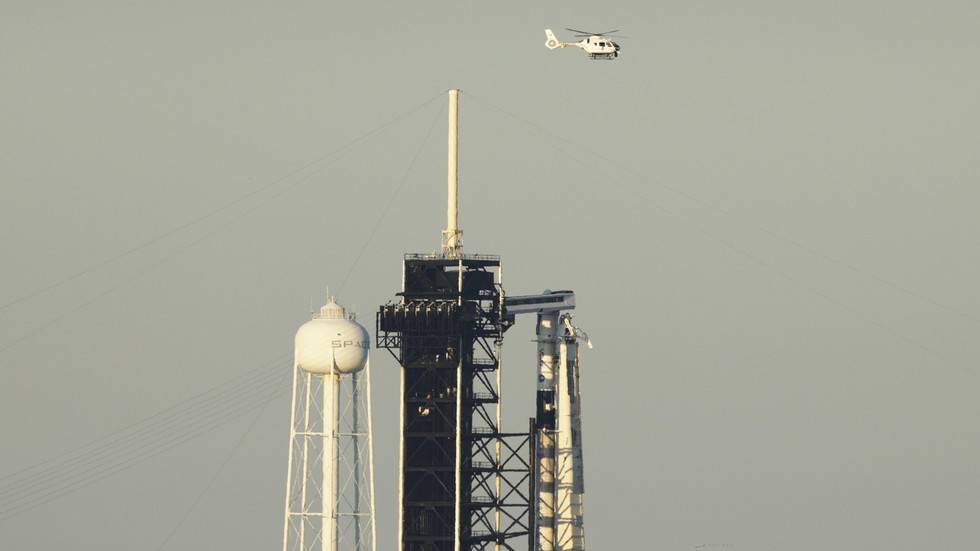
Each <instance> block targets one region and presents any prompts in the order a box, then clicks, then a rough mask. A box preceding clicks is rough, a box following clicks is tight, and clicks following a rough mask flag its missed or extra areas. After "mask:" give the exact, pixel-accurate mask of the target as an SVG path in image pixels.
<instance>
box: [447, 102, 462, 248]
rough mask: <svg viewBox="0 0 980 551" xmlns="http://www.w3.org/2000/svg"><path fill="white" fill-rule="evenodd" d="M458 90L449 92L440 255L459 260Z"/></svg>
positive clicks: (460, 231)
mask: <svg viewBox="0 0 980 551" xmlns="http://www.w3.org/2000/svg"><path fill="white" fill-rule="evenodd" d="M458 129H459V90H455V89H454V90H450V91H449V164H448V168H449V170H448V183H449V197H448V201H447V209H446V229H445V230H443V232H442V254H443V256H445V257H447V258H459V257H460V255H462V254H463V232H462V230H460V229H459V228H458V227H457V223H458V219H459V212H458V207H459V199H458V195H459V193H458V192H459V180H458V172H459V169H458V161H459V138H458Z"/></svg>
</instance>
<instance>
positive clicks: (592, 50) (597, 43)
mask: <svg viewBox="0 0 980 551" xmlns="http://www.w3.org/2000/svg"><path fill="white" fill-rule="evenodd" d="M565 30H566V31H572V32H573V33H577V34H576V35H575V36H576V37H583V38H584V40H582V41H581V42H559V40H558V37H556V36H555V33H553V32H551V29H545V30H544V34H545V35H546V36H547V37H548V40H547V41H545V43H544V45H545V46H547V47H548V49H550V50H554V49H556V48H564V47H566V46H578V47H579V48H582V50H584V51H585V53H587V54H589V57H590V58H592V59H616V58H617V57H618V56H619V44H616V43H615V42H613V41H612V40H609V39H608V38H605V35H608V34H611V33H615V32H619V29H616V30H614V31H606V32H602V33H589V32H585V31H578V30H575V29H565Z"/></svg>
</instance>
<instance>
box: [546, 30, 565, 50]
mask: <svg viewBox="0 0 980 551" xmlns="http://www.w3.org/2000/svg"><path fill="white" fill-rule="evenodd" d="M544 34H545V35H546V36H547V37H548V40H546V41H545V43H544V45H545V46H547V47H548V49H549V50H554V49H555V48H558V47H559V46H561V42H559V41H558V37H556V36H555V33H553V32H551V29H545V30H544Z"/></svg>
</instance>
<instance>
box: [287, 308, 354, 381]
mask: <svg viewBox="0 0 980 551" xmlns="http://www.w3.org/2000/svg"><path fill="white" fill-rule="evenodd" d="M370 346H371V341H370V338H369V337H368V332H367V330H366V329H364V327H363V326H361V324H359V323H357V322H355V321H353V320H350V319H347V316H346V315H345V314H344V308H343V307H342V306H340V305H339V304H337V303H336V302H333V301H332V300H331V301H330V302H329V303H327V304H326V305H325V306H324V307H323V308H321V309H320V314H319V315H314V316H313V319H311V320H310V321H308V322H306V323H304V324H303V325H302V326H300V328H299V331H297V332H296V363H297V364H298V365H299V366H300V367H302V368H303V370H304V371H308V372H310V373H330V371H331V366H332V368H333V371H334V372H335V373H356V372H358V371H360V370H362V369H364V365H365V363H366V362H367V356H368V350H369V349H370Z"/></svg>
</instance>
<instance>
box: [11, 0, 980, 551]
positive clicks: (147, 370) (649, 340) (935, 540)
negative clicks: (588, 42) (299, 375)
mask: <svg viewBox="0 0 980 551" xmlns="http://www.w3.org/2000/svg"><path fill="white" fill-rule="evenodd" d="M3 14H4V15H3V17H2V18H0V52H2V53H0V60H2V67H3V77H2V78H0V126H2V128H3V131H2V132H0V185H2V196H0V197H2V200H0V253H2V262H0V274H2V278H0V282H2V287H0V307H2V308H0V449H2V453H0V477H2V478H0V547H3V548H4V549H17V550H33V549H38V550H48V549H67V548H71V549H81V550H96V549H98V550H116V549H119V550H122V549H126V550H129V549H141V550H142V549H147V550H158V549H166V550H178V549H205V548H215V549H278V548H279V547H280V546H281V540H282V525H283V505H284V497H285V476H286V463H287V449H288V448H287V442H288V431H289V397H288V391H289V381H288V379H287V378H286V376H288V373H289V370H290V368H291V354H292V350H293V348H292V347H293V344H292V342H293V341H292V340H293V335H294V334H295V331H296V329H297V328H298V327H299V326H300V325H301V324H302V323H303V322H304V321H306V320H307V319H308V317H309V310H310V305H311V303H312V304H313V305H314V306H316V307H318V306H319V305H320V304H322V303H323V302H324V300H325V298H326V295H325V293H326V290H325V288H326V286H328V285H329V286H330V288H331V292H332V293H333V294H335V295H336V296H337V300H338V301H339V302H340V303H342V304H344V305H345V306H347V307H348V309H349V310H355V311H357V312H359V314H360V320H361V322H362V323H363V324H364V325H365V326H366V327H368V329H369V330H370V331H371V332H372V334H373V332H374V312H375V310H376V309H377V306H378V305H380V304H383V303H385V302H387V301H388V300H391V299H394V298H396V297H395V293H396V292H398V291H399V290H400V284H401V283H400V278H401V259H402V254H403V253H406V252H430V251H433V250H435V249H437V248H438V247H439V244H440V231H441V230H442V229H443V228H444V226H445V181H446V174H445V171H446V152H445V148H446V138H445V132H446V118H445V117H446V112H445V111H446V110H445V106H446V101H447V100H446V94H445V92H446V90H447V89H449V88H459V89H461V95H460V148H461V151H460V190H461V191H460V194H461V195H460V227H461V228H462V229H463V230H464V232H465V250H466V252H469V253H486V254H499V255H500V256H501V258H502V263H503V284H504V288H505V289H506V291H507V292H508V293H509V294H527V293H536V292H539V291H541V290H542V289H545V288H552V289H574V290H575V292H576V295H577V298H578V304H579V308H578V309H577V310H576V318H575V322H576V324H577V325H579V326H581V327H582V328H583V329H585V330H586V331H587V332H588V333H589V335H590V336H591V337H592V340H593V341H594V343H595V349H594V350H591V351H583V359H582V361H583V369H582V388H583V390H582V393H583V413H584V419H583V422H584V443H585V469H586V503H585V509H586V538H587V541H588V545H589V547H590V548H592V549H663V550H683V549H693V548H695V547H698V546H714V547H725V548H731V549H734V550H773V551H775V550H783V549H799V550H824V549H826V550H851V549H853V550H858V549H862V550H863V549H889V550H890V549H896V550H905V549H908V550H919V549H921V550H931V549H967V548H975V547H976V545H977V542H978V541H980V525H978V523H977V522H976V512H977V511H978V510H980V469H978V465H980V439H978V438H977V434H978V426H977V425H978V422H980V399H978V398H980V361H978V360H980V338H978V336H980V287H978V285H977V281H980V255H978V253H977V251H978V250H980V221H978V218H977V214H976V213H977V206H978V205H980V191H978V186H977V184H978V180H980V178H978V176H980V155H978V154H977V151H978V150H980V102H978V100H977V98H980V71H978V68H980V38H978V37H980V4H978V3H976V2H968V1H962V2H954V1H948V2H935V3H924V2H907V1H896V2H868V1H862V0H858V1H848V2H843V1H835V2H807V3H774V2H720V1H707V2H699V1H693V2H692V1H685V2H639V1H630V2H612V3H596V2H581V1H577V0H576V1H563V2H533V3H528V2H508V3H503V4H502V3H500V2H496V3H493V2H485V3H472V2H422V3H417V2H416V3H369V2H364V3H358V2H319V3H314V2H292V3H283V2H275V3H272V2H261V3H260V2H251V3H241V2H212V3H204V4H202V3H198V2H180V1H178V2H166V3H162V2H160V3H134V2H50V1H31V2H22V1H16V0H7V1H6V2H5V3H4V9H3ZM548 27H550V28H553V29H555V31H556V32H557V34H558V37H559V38H562V39H570V38H571V37H570V33H568V32H567V31H563V30H562V29H564V28H565V27H572V28H577V29H586V30H593V31H605V30H610V29H620V34H623V35H626V36H627V37H628V38H624V39H621V40H619V42H620V44H621V46H622V52H621V55H620V58H619V59H617V60H615V61H612V62H605V61H591V60H589V59H587V57H586V56H585V54H584V53H582V52H580V51H578V50H573V49H564V50H556V51H550V50H548V49H547V48H545V46H544V41H545V36H544V32H543V31H544V29H545V28H548ZM532 338H533V320H530V319H522V320H520V321H519V323H518V325H517V326H516V327H514V328H512V329H511V330H510V331H509V332H508V333H507V336H506V340H505V349H504V367H503V376H504V379H505V382H504V415H505V423H507V424H509V426H510V427H513V428H514V430H517V429H518V428H523V427H525V426H526V423H527V418H528V417H529V416H531V415H532V410H533V402H532V389H533V387H534V369H535V367H534V366H535V356H534V347H533V344H532V343H531V342H530V341H531V339H532ZM372 371H373V377H374V379H373V389H374V399H375V408H374V419H375V430H376V455H377V465H376V469H377V476H378V485H379V488H378V492H377V500H378V507H379V510H378V522H379V529H378V535H379V548H381V549H392V548H394V546H395V543H396V542H395V535H396V531H395V519H396V514H397V507H398V503H397V488H396V481H397V471H396V470H397V442H398V420H397V403H398V395H397V392H398V366H397V365H396V363H395V362H394V360H393V359H392V358H391V357H390V355H388V353H387V352H386V351H384V350H375V351H374V352H373V355H372Z"/></svg>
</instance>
